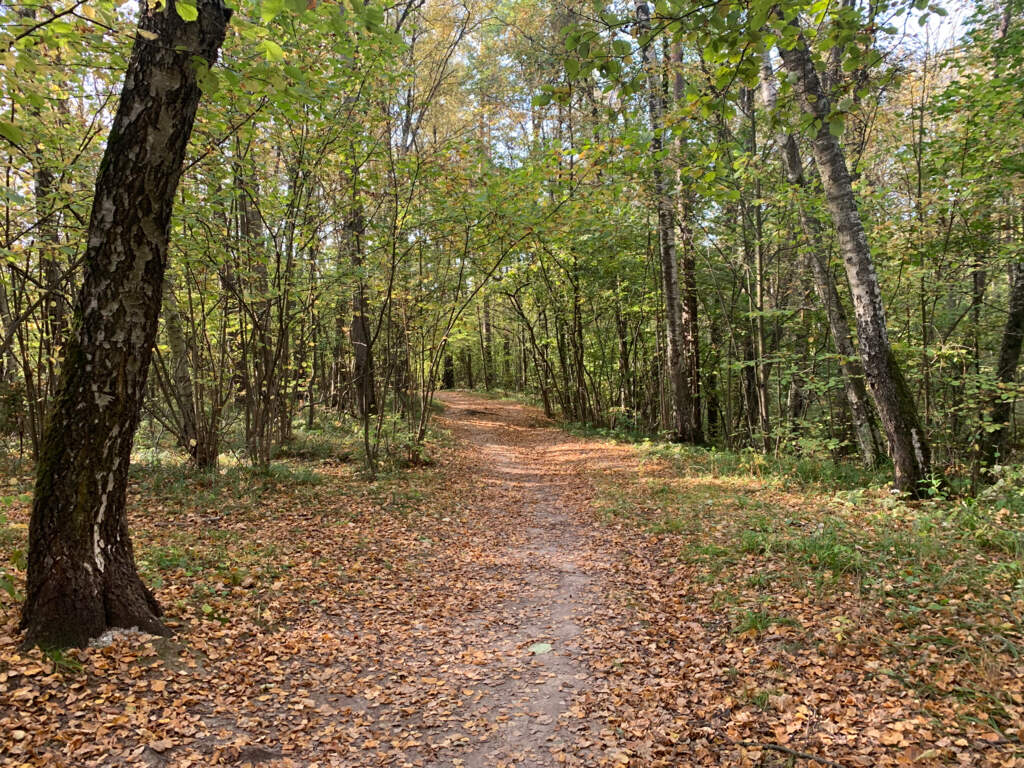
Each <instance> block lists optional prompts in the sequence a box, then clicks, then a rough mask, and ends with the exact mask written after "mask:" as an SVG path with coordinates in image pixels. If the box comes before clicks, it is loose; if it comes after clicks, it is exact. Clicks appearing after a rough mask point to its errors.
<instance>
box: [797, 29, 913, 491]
mask: <svg viewBox="0 0 1024 768" xmlns="http://www.w3.org/2000/svg"><path fill="white" fill-rule="evenodd" d="M794 23H795V22H794ZM780 53H781V55H782V61H783V64H784V65H785V69H786V71H787V73H788V74H789V75H790V77H792V78H793V79H794V86H795V90H796V93H797V96H798V98H799V101H800V105H801V108H802V109H803V111H804V112H805V113H807V114H808V115H810V116H812V117H814V118H815V120H816V121H817V123H818V126H819V127H818V129H817V131H816V133H815V134H814V136H813V137H812V139H811V146H812V148H813V150H814V160H815V163H816V165H817V166H818V172H819V174H820V175H821V183H822V187H823V188H824V190H825V198H826V200H827V201H828V208H829V212H830V213H831V214H832V220H833V223H834V224H835V227H836V231H837V233H838V235H839V249H840V253H841V254H842V257H843V263H844V265H845V267H846V277H847V281H848V282H849V284H850V293H851V294H852V295H853V307H854V314H855V316H856V319H857V336H858V339H859V341H860V354H861V359H862V361H863V363H864V374H865V376H866V377H867V381H868V386H869V387H870V388H871V394H872V395H873V396H874V399H875V404H876V406H877V407H878V414H879V416H880V417H881V420H882V426H883V428H884V429H885V435H886V439H887V441H888V444H889V453H890V455H891V456H892V461H893V465H894V468H895V483H894V484H895V486H896V488H897V489H898V490H901V491H906V492H907V493H910V494H913V495H915V496H919V495H921V494H922V493H923V492H924V483H926V482H927V481H928V479H929V475H930V474H931V450H930V448H929V445H928V439H927V437H926V436H925V434H924V430H922V428H921V422H920V419H919V418H918V413H917V406H916V404H915V403H914V398H913V395H912V394H911V392H910V388H909V387H908V386H907V382H906V380H905V379H904V378H903V372H902V371H901V370H900V367H899V364H898V363H897V362H896V357H895V355H894V354H893V352H892V348H891V347H890V345H889V334H888V330H887V328H886V324H885V309H884V307H883V304H882V292H881V289H880V287H879V285H878V275H877V274H876V273H875V265H874V262H873V261H872V258H871V248H870V247H869V245H868V239H867V235H866V234H865V232H864V226H863V224H862V223H861V219H860V212H859V210H858V208H857V199H856V196H855V195H854V191H853V184H852V182H851V179H850V172H849V169H848V168H847V165H846V157H845V155H844V154H843V149H842V147H841V146H840V144H839V140H838V139H837V138H836V137H835V136H834V135H833V134H832V132H831V130H830V125H829V118H830V116H831V112H832V108H831V104H830V102H829V99H828V95H827V94H826V93H825V91H824V89H823V88H822V87H821V81H820V79H819V78H818V73H817V70H816V69H815V67H814V62H813V60H812V59H811V54H810V51H809V50H808V48H807V43H806V41H805V40H804V38H803V35H802V34H798V35H797V39H796V44H795V45H794V46H793V47H792V48H790V49H788V50H787V49H785V47H780Z"/></svg>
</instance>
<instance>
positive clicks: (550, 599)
mask: <svg viewBox="0 0 1024 768" xmlns="http://www.w3.org/2000/svg"><path fill="white" fill-rule="evenodd" d="M438 399H439V400H440V401H441V402H443V403H444V405H445V406H446V411H445V414H444V418H443V421H444V425H445V426H446V427H447V428H448V429H450V430H451V431H452V433H453V434H454V436H455V437H456V438H457V439H458V440H459V441H460V443H462V444H463V447H464V448H466V449H468V455H469V457H470V459H469V466H468V467H467V469H470V470H471V471H472V474H473V476H474V480H475V482H477V483H481V484H483V486H484V487H485V489H486V490H485V492H484V494H483V497H482V498H481V499H480V502H482V503H483V504H484V505H485V506H486V507H487V508H488V511H489V513H490V514H492V515H493V514H498V515H501V514H502V512H504V514H505V515H506V516H507V517H508V518H509V519H510V520H512V521H513V522H514V525H513V528H518V535H513V536H503V537H501V538H500V539H497V540H495V541H494V542H493V545H494V548H493V550H492V551H491V552H490V553H489V555H490V558H491V565H492V567H494V568H497V569H499V570H502V571H505V572H506V573H515V574H519V575H520V576H521V577H522V579H523V582H524V586H523V589H522V590H521V591H520V592H519V594H518V595H517V596H516V597H515V599H514V600H512V601H510V602H506V603H504V604H503V605H502V606H501V607H497V606H493V605H491V606H485V607H483V608H482V609H481V610H480V611H479V613H478V615H473V616H470V617H468V621H467V624H466V626H465V628H464V629H465V630H466V631H467V632H468V633H470V634H472V633H474V632H479V631H481V630H483V629H484V628H491V627H494V626H498V627H500V628H501V629H500V631H499V632H497V633H493V634H492V635H491V637H492V642H495V643H497V644H498V646H499V647H498V649H497V650H499V651H500V653H499V654H498V655H496V656H495V657H493V658H494V661H493V662H492V664H491V665H490V667H489V668H488V669H487V670H486V672H485V674H486V675H487V677H488V679H490V680H491V681H493V685H492V687H490V688H489V689H488V691H487V693H486V694H485V695H484V696H483V697H482V698H480V700H479V701H477V702H476V703H475V705H474V710H475V711H471V712H467V713H466V715H467V716H468V717H470V718H472V717H473V716H482V717H485V718H487V719H488V720H489V721H490V722H491V723H493V724H494V725H495V726H496V727H495V728H494V731H493V732H492V733H491V735H490V736H489V737H488V738H487V739H486V741H484V742H483V743H480V744H477V745H475V746H474V747H473V748H472V750H470V751H468V752H466V753H465V754H463V755H461V756H459V757H455V756H454V755H451V754H448V755H444V756H443V757H442V758H441V759H438V760H437V761H435V762H433V763H431V765H434V766H438V768H440V766H443V765H452V764H453V759H454V760H456V761H461V762H456V763H455V764H457V765H465V766H466V767H467V768H493V767H494V766H503V765H509V766H513V765H514V766H517V767H519V768H540V767H541V766H551V765H556V764H557V765H583V764H586V761H585V757H586V756H585V755H583V754H581V753H580V748H579V744H580V742H582V743H583V744H587V743H588V742H590V741H591V740H590V739H588V738H586V735H587V734H588V732H589V731H590V730H591V728H592V725H591V724H590V723H587V722H586V721H581V720H579V719H577V716H578V714H579V713H578V712H573V711H572V709H571V708H572V703H573V701H574V699H575V698H576V697H577V695H578V694H579V693H580V692H581V691H583V690H585V689H586V688H587V687H588V678H589V675H588V673H587V668H586V666H585V664H584V663H583V661H582V660H581V654H582V650H583V649H582V647H581V640H582V629H581V621H582V620H583V618H584V617H585V616H586V615H588V614H590V613H591V612H592V611H593V609H594V606H595V603H596V602H598V601H599V600H600V595H601V594H602V591H603V588H602V587H603V584H602V576H603V573H604V571H605V569H606V564H605V562H604V558H603V556H602V555H601V554H599V553H598V552H596V551H594V550H593V549H592V548H591V547H590V537H589V534H590V531H589V530H588V528H587V526H586V525H585V524H584V522H583V521H582V520H581V515H580V509H579V499H578V493H579V488H578V484H579V482H580V478H579V477H577V476H575V473H574V472H573V471H572V469H571V467H567V466H566V465H565V463H564V462H562V461H560V460H559V458H558V457H557V456H555V455H553V452H556V451H557V450H558V446H559V443H560V442H561V440H559V436H561V437H563V438H564V433H561V432H560V431H558V430H556V429H554V428H553V427H552V426H551V425H550V424H547V423H545V422H544V421H543V419H541V418H540V417H539V416H538V415H537V414H536V413H535V412H534V411H532V410H531V409H524V408H523V407H522V406H517V405H515V404H511V403H506V402H500V401H492V400H483V399H481V398H479V397H473V396H471V395H467V394H465V393H443V394H442V395H440V396H439V398H438ZM485 631H486V630H485Z"/></svg>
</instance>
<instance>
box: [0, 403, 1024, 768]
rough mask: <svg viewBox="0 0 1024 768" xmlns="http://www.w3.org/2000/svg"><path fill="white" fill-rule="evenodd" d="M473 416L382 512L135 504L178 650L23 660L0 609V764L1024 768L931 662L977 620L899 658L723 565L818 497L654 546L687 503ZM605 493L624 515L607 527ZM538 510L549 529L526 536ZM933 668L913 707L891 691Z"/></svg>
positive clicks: (939, 622)
mask: <svg viewBox="0 0 1024 768" xmlns="http://www.w3.org/2000/svg"><path fill="white" fill-rule="evenodd" d="M466 401H468V402H476V401H473V400H470V399H469V398H466ZM477 405H479V403H478V402H477ZM478 413H479V414H482V415H481V416H479V417H474V416H472V415H471V414H464V415H462V416H460V417H459V419H458V421H457V422H455V423H454V424H453V426H454V427H455V428H456V431H457V434H458V436H459V438H460V440H461V442H460V443H459V444H457V445H456V446H455V447H454V448H451V447H449V448H447V449H446V452H445V453H443V454H442V456H443V459H444V460H443V462H442V463H441V464H439V465H436V466H435V467H432V468H430V469H423V468H420V469H416V470H412V471H407V472H404V473H402V474H399V475H396V476H393V477H391V478H387V479H385V480H383V481H382V482H381V485H380V486H379V487H373V486H368V485H367V484H365V483H364V482H363V481H360V480H359V479H357V478H355V477H353V475H352V471H353V470H352V469H351V468H350V467H347V466H345V465H338V464H325V465H317V466H316V471H317V472H318V473H319V475H320V476H321V482H320V483H319V484H318V485H316V486H315V487H305V486H302V485H288V484H281V485H280V487H275V488H273V489H271V490H267V491H266V492H263V493H261V494H259V495H255V494H254V495H253V500H252V501H250V502H249V503H247V504H244V503H241V502H240V501H238V500H237V499H233V500H232V501H231V504H232V506H231V512H230V514H224V515H220V514H216V515H211V514H210V509H211V508H213V509H216V507H217V505H216V504H214V503H212V502H211V501H210V500H209V499H204V500H200V499H196V502H195V505H194V506H192V505H191V501H190V499H189V494H190V493H192V492H194V491H196V489H192V490H191V491H188V492H186V494H185V497H183V498H179V497H175V496H173V495H170V491H167V492H166V493H165V495H160V494H161V493H164V491H161V490H160V489H159V488H156V487H149V486H147V487H146V488H142V489H138V488H136V489H133V493H135V494H136V496H135V500H134V502H133V504H132V508H133V510H134V516H133V519H132V525H133V529H134V530H135V531H136V542H137V544H136V546H137V551H138V553H139V560H140V563H142V565H143V569H144V573H145V574H146V577H147V580H149V581H150V583H156V582H160V584H161V586H160V588H159V590H158V595H159V598H160V600H161V602H162V604H163V605H164V607H165V609H166V610H167V614H168V620H169V623H172V624H173V625H174V626H175V628H176V630H177V636H176V637H175V638H174V639H173V640H171V641H164V640H160V639H157V638H151V637H148V636H144V635H139V634H138V633H128V632H119V633H112V634H111V636H110V637H108V638H105V642H106V644H105V645H102V646H97V647H91V648H88V649H84V650H81V651H71V652H68V653H67V654H65V655H63V656H44V655H43V654H42V653H40V652H39V651H37V650H35V651H30V652H21V651H19V650H18V648H17V640H18V638H17V635H16V631H15V630H16V624H17V611H16V606H15V605H14V604H13V603H12V601H11V600H9V599H8V598H6V597H4V595H3V594H0V600H3V601H4V602H2V603H0V698H2V700H3V702H4V706H3V707H2V708H0V734H2V739H3V743H2V754H3V755H4V759H5V760H10V761H11V762H12V763H13V764H24V765H39V766H41V765H62V764H67V765H75V766H105V765H114V764H124V765H136V764H140V765H142V764H149V765H174V766H209V765H221V764H231V765H246V764H250V765H264V764H272V765H289V764H291V765H302V766H342V767H344V766H350V767H351V768H356V767H357V766H358V768H369V767H370V766H385V765H388V766H422V767H423V768H426V766H431V765H441V764H446V765H458V764H460V763H462V764H467V763H468V759H467V756H468V755H471V754H476V755H478V758H477V759H478V760H484V761H485V764H487V765H493V766H505V768H513V767H514V768H527V767H528V766H533V765H552V764H554V765H559V766H563V765H565V766H584V765H586V766H592V767H593V768H600V767H603V768H622V767H623V766H626V767H629V766H632V767H633V768H639V767H640V766H643V767H644V768H658V767H659V766H662V767H664V768H669V767H674V766H682V765H686V766H702V765H703V766H721V765H729V766H733V765H735V766H745V765H749V766H778V765H784V764H787V763H786V762H784V761H785V760H790V759H792V760H795V761H796V762H797V764H800V765H804V764H806V765H812V764H814V762H815V760H816V758H821V759H822V760H831V761H834V762H835V763H836V764H841V765H844V766H858V765H865V766H918V767H920V766H925V767H928V766H939V765H943V766H945V765H964V766H967V765H972V766H997V765H998V766H1013V765H1015V764H1017V763H1018V762H1019V763H1020V764H1021V765H1024V756H1022V755H1021V753H1020V750H1019V747H1018V746H1017V745H1016V744H1015V743H1013V741H1012V739H1014V738H1016V737H1017V735H1018V734H1019V733H1020V730H1019V729H1020V727H1021V726H1020V722H1021V714H1022V710H1024V706H1022V702H1024V691H1022V690H1021V681H1020V674H1019V673H1020V667H1019V664H1017V665H1016V666H1015V662H1012V660H1011V661H1008V660H1007V654H1006V653H1005V652H1003V653H997V652H991V653H990V654H989V655H987V656H985V657H984V661H985V664H986V665H987V666H985V667H984V669H985V670H987V672H986V674H988V675H989V676H990V678H991V680H990V682H989V683H988V685H989V686H990V689H993V688H994V689H997V690H999V691H1001V692H1002V693H1004V694H1005V696H1002V698H1000V699H999V702H1000V709H999V713H998V715H991V716H990V715H989V714H988V713H986V712H984V711H982V710H979V709H978V708H977V707H974V706H973V705H971V704H968V703H965V702H967V695H966V694H965V691H964V689H965V686H966V685H967V683H968V682H970V684H971V685H981V683H982V682H984V681H981V680H979V679H977V678H976V677H971V675H974V674H975V673H974V672H971V671H970V669H969V668H968V666H967V661H966V660H964V659H960V658H956V657H954V656H953V655H951V654H950V653H949V652H948V651H947V649H948V648H949V647H950V646H949V642H950V640H949V638H950V637H955V638H957V639H958V642H960V641H963V642H964V643H970V642H972V638H975V637H976V635H975V634H974V632H975V630H973V629H971V628H970V626H968V625H966V624H964V623H963V622H962V621H960V620H959V619H956V617H957V616H960V617H961V618H962V617H963V616H964V615H965V614H964V613H963V612H964V611H966V610H968V608H969V607H970V606H972V605H974V604H975V603H976V597H975V596H974V595H970V594H960V593H956V594H953V593H951V594H950V595H947V596H945V597H946V598H949V599H948V600H947V601H946V603H945V604H940V602H939V601H934V602H935V605H934V606H932V608H931V609H928V608H927V605H928V603H926V604H925V606H924V607H925V609H926V610H924V611H922V612H921V613H922V615H925V616H927V620H926V621H919V622H918V623H917V624H916V625H915V626H914V630H913V631H914V632H916V633H917V634H918V635H920V636H922V637H926V638H929V639H928V640H927V641H926V642H925V643H923V644H921V643H918V644H911V643H910V639H909V636H908V633H906V632H904V630H903V629H902V628H901V627H899V626H897V625H895V624H893V623H892V622H891V621H888V619H887V617H886V614H885V613H884V612H881V613H880V612H879V609H878V607H877V604H876V603H873V602H871V601H870V600H868V599H867V598H866V597H865V596H864V595H863V594H862V593H861V592H860V591H858V590H857V589H855V588H850V589H845V590H840V591H839V592H836V591H829V590H821V589H818V588H817V586H816V585H815V584H814V583H813V580H812V579H810V578H808V574H807V572H804V571H792V572H787V571H785V570H783V569H782V568H781V566H780V564H779V561H778V560H777V559H773V556H772V554H771V553H770V552H767V551H765V549H764V547H763V546H762V542H760V540H759V539H756V537H751V539H750V541H749V542H744V546H745V547H746V548H747V549H748V550H749V551H747V552H740V554H739V555H736V556H732V555H730V554H729V553H728V552H726V553H725V554H723V553H721V552H718V550H714V549H712V548H713V547H719V548H722V549H724V548H725V547H724V545H723V544H722V542H723V541H725V540H726V539H727V538H728V536H729V535H730V533H729V531H730V530H731V529H730V528H729V526H728V524H729V522H730V521H729V520H728V517H727V515H725V512H724V511H725V509H726V506H725V505H727V504H728V503H731V502H732V501H734V500H735V499H736V498H737V496H738V495H740V494H748V495H749V494H760V495H759V496H758V497H757V498H758V499H763V500H766V502H768V501H770V503H771V504H772V505H775V506H773V507H772V508H773V509H775V510H777V514H778V515H779V516H780V517H783V516H790V517H793V518H794V519H796V518H797V515H796V514H795V513H794V512H793V510H798V509H800V508H801V505H806V504H809V503H818V502H817V501H815V500H814V499H808V498H805V497H802V496H799V495H797V494H794V493H786V492H781V491H777V490H773V489H769V488H765V487H763V486H762V485H760V484H757V488H756V489H754V490H752V489H751V487H740V486H737V485H736V484H734V483H733V482H732V481H729V480H727V479H721V478H720V479H716V480H715V481H714V482H708V483H705V484H704V485H705V486H706V487H701V488H699V489H695V490H694V494H693V495H694V496H695V497H697V501H695V503H694V510H695V515H696V516H695V517H694V519H693V521H692V530H689V531H686V530H683V531H673V530H658V531H650V530H645V529H644V524H645V523H646V522H647V520H646V519H644V518H643V515H647V516H648V518H655V519H658V520H660V519H661V518H660V517H659V515H663V510H662V509H661V506H659V504H660V503H661V502H659V501H658V499H657V498H656V497H657V495H658V494H659V493H661V491H660V490H659V489H661V488H662V487H664V484H665V483H666V482H673V483H676V482H686V481H687V479H686V478H677V477H674V476H672V477H666V476H665V472H666V470H665V467H663V466H659V465H657V464H656V463H651V462H648V463H644V464H642V465H641V464H640V462H639V461H638V459H637V456H636V455H635V453H634V451H633V449H631V448H629V447H628V446H621V445H613V444H610V443H604V442H596V441H588V440H581V439H579V438H574V437H570V436H567V435H565V434H563V433H559V432H557V431H555V430H552V429H540V430H538V429H534V428H531V427H530V424H531V423H533V422H532V419H534V418H535V417H534V415H533V414H532V413H531V412H530V411H528V410H526V409H523V408H521V407H519V406H511V405H500V404H495V403H491V402H488V403H487V408H486V410H484V409H479V410H478ZM472 440H477V441H478V442H477V443H475V444H474V443H471V442H468V441H472ZM486 446H492V448H491V449H486V448H485V447H486ZM485 449H486V450H492V453H488V454H486V455H485V453H484V451H485ZM488 457H489V458H488ZM495 457H498V458H495ZM607 484H613V485H614V486H615V487H616V488H617V489H618V491H619V492H620V493H621V494H623V495H625V497H626V498H627V499H628V504H629V507H628V508H629V509H630V510H631V512H630V514H631V515H634V514H636V515H640V519H638V520H635V519H633V518H632V517H629V518H627V519H615V518H611V519H610V520H606V521H605V522H604V523H603V524H602V523H598V522H597V519H598V518H599V517H600V516H601V515H602V514H603V510H604V508H605V504H604V502H603V501H602V497H599V491H598V490H597V487H600V488H604V487H605V486H606V485H607ZM601 493H603V491H601ZM147 494H148V495H147ZM705 501H709V502H710V503H707V504H706V503H705ZM556 502H557V504H556ZM225 503H227V502H226V501H225ZM200 504H202V506H201V507H200V506H199V505H200ZM545 505H548V506H550V507H551V508H552V509H554V508H555V507H557V510H558V514H557V515H555V514H554V513H552V514H551V515H548V516H546V517H545V516H544V515H540V514H539V513H536V512H531V510H541V509H547V508H548V507H547V506H545ZM551 505H554V506H551ZM638 510H639V512H638ZM644 510H646V511H644ZM26 513H27V508H24V509H22V510H21V511H20V513H18V514H20V517H17V516H16V517H17V519H16V520H15V522H16V523H17V524H23V523H22V521H23V520H24V516H25V514H26ZM531 515H532V517H531ZM638 523H639V524H638ZM812 533H813V531H812ZM747 544H749V546H747ZM701 547H703V549H699V548H701ZM681 552H682V553H683V554H681ZM684 555H685V556H684ZM723 563H724V564H723ZM590 582H593V583H590ZM893 585H894V586H893V590H897V589H902V588H903V587H901V586H900V585H899V584H897V583H896V582H895V581H893ZM755 586H756V588H755ZM940 608H941V610H939V609H940ZM958 621H959V622H960V623H959V624H958V623H957V622H958ZM1006 623H1008V622H1007V620H1006V619H1005V618H1002V617H1001V618H999V619H998V621H996V623H995V627H996V628H997V630H998V631H1000V632H1004V633H1010V632H1012V631H1013V625H1011V626H1010V627H1005V626H1002V627H1001V626H1000V625H1003V624H1006ZM558 633H562V635H561V636H560V635H559V634H558ZM954 633H961V634H960V635H955V634H954ZM894 643H903V644H904V645H899V644H894ZM556 649H557V652H556ZM914 664H917V665H919V669H918V668H915V667H914V666H913V665H914ZM929 670H933V671H934V674H933V675H931V677H930V678H929V680H930V681H931V687H929V688H927V689H919V688H915V687H914V686H913V685H910V684H908V683H910V682H911V681H910V679H909V678H908V675H910V674H914V675H917V677H916V678H914V679H920V678H921V677H923V676H924V675H925V674H926V673H928V674H930V673H929V672H928V671H929ZM1015 675H1016V679H1015V677H1014V676H1015ZM958 696H959V697H960V699H962V700H963V701H960V699H957V697H958ZM517 734H518V735H517ZM481 755H482V756H484V757H479V756H481ZM808 756H809V757H808ZM821 764H826V765H827V764H829V763H821Z"/></svg>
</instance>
